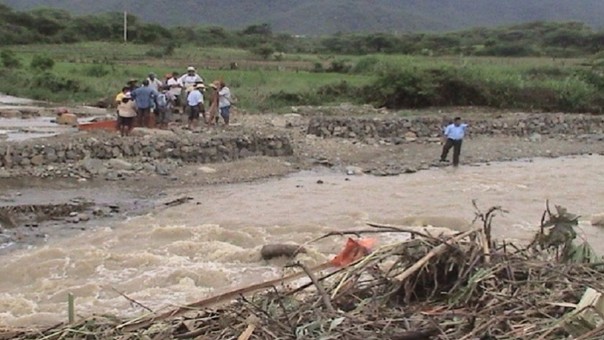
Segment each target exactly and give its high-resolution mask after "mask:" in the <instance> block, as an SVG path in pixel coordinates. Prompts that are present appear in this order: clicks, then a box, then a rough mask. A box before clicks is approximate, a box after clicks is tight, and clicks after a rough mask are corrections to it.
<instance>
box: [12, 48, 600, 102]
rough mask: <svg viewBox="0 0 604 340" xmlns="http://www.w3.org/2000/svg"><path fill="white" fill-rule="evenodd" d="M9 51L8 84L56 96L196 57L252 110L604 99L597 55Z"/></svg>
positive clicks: (82, 93)
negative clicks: (39, 64) (45, 63)
mask: <svg viewBox="0 0 604 340" xmlns="http://www.w3.org/2000/svg"><path fill="white" fill-rule="evenodd" d="M10 51H11V52H13V53H14V57H15V59H17V60H18V64H20V65H21V66H20V67H16V66H14V65H13V67H3V68H0V80H1V81H0V92H4V93H8V94H11V95H17V96H23V97H30V98H34V99H42V100H50V101H55V102H75V103H94V102H96V101H98V100H99V99H101V98H111V97H112V96H113V95H114V94H115V93H117V92H118V91H119V89H120V88H121V86H122V85H123V84H124V83H125V81H126V80H127V79H129V78H137V79H143V78H144V77H145V76H146V75H147V73H149V72H150V71H153V72H155V73H156V74H158V75H159V76H162V75H163V74H165V73H168V72H172V71H181V72H182V71H183V70H184V69H185V68H186V66H188V65H194V66H197V67H198V69H199V72H200V74H201V75H202V76H203V77H204V78H205V79H206V80H213V79H224V80H225V81H226V82H227V83H228V84H229V85H230V86H231V88H232V89H233V91H234V92H235V93H236V95H237V97H238V99H239V104H238V105H239V106H240V108H242V109H245V110H249V111H285V110H287V109H286V108H287V107H288V106H291V105H318V104H332V103H340V102H343V101H346V102H353V103H359V104H361V103H370V104H373V105H376V106H386V107H389V108H393V109H402V108H418V107H429V106H447V105H462V106H463V105H480V106H491V107H497V108H510V109H523V110H539V111H567V112H601V110H602V107H603V106H604V78H603V76H602V74H603V72H602V71H603V67H602V66H598V64H597V59H592V60H589V59H553V58H534V57H531V58H494V57H427V56H426V57H418V56H413V57H411V56H404V55H385V54H375V55H367V56H334V55H319V54H284V55H281V56H280V57H279V58H278V60H270V61H267V60H264V59H262V58H260V57H258V56H256V55H254V54H252V53H251V52H249V51H246V50H240V49H230V48H204V49H199V48H195V47H183V48H176V49H174V50H173V51H168V50H166V49H165V48H164V47H157V46H152V45H124V44H114V43H79V44H72V45H26V46H15V47H12V48H10ZM39 56H45V57H48V58H50V59H52V60H53V61H54V65H53V66H52V68H49V69H46V70H43V69H41V68H32V67H31V66H30V65H31V61H32V59H34V58H36V57H39ZM233 63H236V64H237V68H236V69H234V68H233V67H232V65H233Z"/></svg>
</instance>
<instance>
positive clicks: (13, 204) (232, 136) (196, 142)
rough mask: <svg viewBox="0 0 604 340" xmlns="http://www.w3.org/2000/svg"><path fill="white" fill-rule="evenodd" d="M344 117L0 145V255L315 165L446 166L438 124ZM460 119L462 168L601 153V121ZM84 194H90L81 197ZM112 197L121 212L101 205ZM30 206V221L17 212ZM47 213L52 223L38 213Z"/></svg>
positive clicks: (369, 169) (253, 120) (430, 118)
mask: <svg viewBox="0 0 604 340" xmlns="http://www.w3.org/2000/svg"><path fill="white" fill-rule="evenodd" d="M343 109H346V108H342V107H340V108H335V110H334V109H332V111H327V112H326V111H325V110H323V109H322V108H316V109H314V110H313V109H312V108H303V109H297V110H296V111H297V112H298V113H295V114H288V115H268V114H267V115H246V114H239V115H236V116H235V124H234V125H233V126H231V127H229V128H224V127H219V128H213V129H203V130H200V131H197V132H192V131H188V130H183V129H181V128H179V127H178V126H174V127H173V128H172V130H170V131H160V130H145V129H140V130H138V131H135V133H134V135H133V136H132V137H128V138H121V137H119V136H117V135H116V134H113V133H107V132H92V133H91V132H69V133H64V134H60V135H57V136H54V137H50V138H35V139H28V140H26V141H23V142H0V162H1V165H2V167H0V188H2V196H1V197H0V199H2V201H1V202H0V206H2V208H0V214H2V212H4V214H3V216H5V218H4V222H3V220H2V218H0V225H2V227H3V233H2V240H3V242H2V243H3V244H4V245H5V249H4V251H7V249H13V248H15V247H16V248H19V247H22V246H24V245H28V244H40V243H44V242H45V240H46V239H47V238H48V235H50V234H63V231H65V232H66V234H69V233H70V231H69V230H75V231H78V230H81V229H82V228H84V229H85V228H87V226H89V225H94V224H95V223H100V222H101V221H104V220H105V219H106V218H107V217H109V218H110V220H111V219H117V220H119V219H120V218H124V217H125V216H133V215H136V214H143V213H146V212H149V211H151V210H153V209H156V208H157V207H162V205H163V203H165V201H170V200H175V199H179V198H182V197H183V195H184V194H183V192H187V191H189V190H191V189H192V188H202V187H204V186H207V185H217V184H228V183H240V182H249V181H255V180H259V179H264V178H270V177H281V176H284V175H287V174H293V173H296V172H299V171H304V170H312V169H317V168H327V169H328V171H330V172H333V173H339V174H342V175H345V176H360V175H375V176H396V175H400V174H410V173H415V172H417V171H422V170H428V169H430V168H434V167H443V166H446V165H443V164H442V163H439V162H438V157H439V154H440V150H441V146H440V145H439V137H438V131H439V125H440V122H441V118H439V117H440V116H437V117H435V116H434V115H425V114H422V113H418V115H417V116H404V117H401V116H396V115H393V114H387V113H383V112H382V113H380V112H377V111H376V112H373V113H372V114H371V115H370V116H367V115H358V113H357V115H356V116H354V117H347V118H341V117H342V116H341V115H342V114H343V112H344V111H346V110H343ZM348 109H350V108H348ZM357 109H358V108H357ZM361 109H363V110H365V109H364V108H361ZM457 114H459V112H454V111H453V112H449V113H447V114H446V115H448V116H452V115H457ZM464 118H465V119H467V120H468V122H469V123H470V126H472V127H473V126H476V128H474V129H471V130H470V131H471V133H470V135H469V136H468V138H467V139H466V141H465V142H464V146H463V150H462V166H464V167H467V166H476V165H485V164H486V165H488V164H491V163H493V162H499V161H514V160H519V159H531V158H535V157H545V158H556V157H562V156H568V155H591V154H604V143H602V140H604V134H603V131H602V128H603V123H602V122H603V121H602V118H601V117H600V116H576V115H563V114H556V115H548V114H516V113H507V114H506V113H501V112H480V111H474V112H471V113H467V114H466V116H465V117H464ZM577 122H578V123H577ZM520 124H523V125H520ZM519 126H522V127H519ZM393 127H394V128H393ZM355 131H356V132H355ZM317 135H319V136H317ZM37 192H44V193H45V195H42V196H41V197H46V198H47V199H46V201H44V202H42V201H41V200H40V199H39V196H40V195H39V194H37ZM85 192H87V193H90V194H86V195H82V194H81V193H85ZM97 193H98V194H100V196H98V195H97ZM83 196H85V197H83ZM73 197H80V198H81V199H80V200H79V202H80V203H82V202H84V203H86V208H85V209H84V210H83V211H80V209H77V207H73V209H72V210H71V211H68V210H69V209H68V208H69V207H72V205H73V202H72V199H73ZM51 198H59V199H55V200H54V201H53V200H52V199H51ZM112 200H114V201H115V202H113V205H114V206H120V209H116V208H111V207H110V206H109V205H111V204H109V203H108V202H109V201H112ZM32 207H33V208H32ZM28 209H29V210H32V209H33V210H35V211H37V212H36V213H33V214H32V213H31V212H29V213H23V211H28ZM49 209H50V211H59V212H61V214H53V213H50V214H49V213H39V212H38V211H42V212H46V211H49ZM117 210H119V212H118V211H117ZM6 216H8V217H6ZM0 217H1V216H0ZM7 220H10V221H9V222H7ZM11 222H12V223H11ZM9 224H10V227H9ZM7 244H10V245H11V246H10V247H8V246H7ZM7 247H8V248H7Z"/></svg>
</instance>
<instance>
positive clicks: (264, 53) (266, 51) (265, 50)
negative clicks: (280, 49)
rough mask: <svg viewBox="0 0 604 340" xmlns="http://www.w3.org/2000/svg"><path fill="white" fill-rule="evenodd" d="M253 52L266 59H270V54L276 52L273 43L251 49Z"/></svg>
mask: <svg viewBox="0 0 604 340" xmlns="http://www.w3.org/2000/svg"><path fill="white" fill-rule="evenodd" d="M250 52H252V53H253V54H255V55H257V56H260V57H262V59H264V60H268V58H269V57H270V56H272V55H273V53H275V47H274V46H273V45H271V44H260V45H258V46H256V47H254V48H252V49H251V50H250Z"/></svg>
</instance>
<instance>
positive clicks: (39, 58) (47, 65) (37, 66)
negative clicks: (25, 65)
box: [29, 54, 55, 71]
mask: <svg viewBox="0 0 604 340" xmlns="http://www.w3.org/2000/svg"><path fill="white" fill-rule="evenodd" d="M53 66H55V61H54V60H52V58H50V57H47V56H44V55H39V54H36V55H35V56H34V57H33V59H32V60H31V63H30V64H29V67H30V68H31V69H32V70H36V71H47V70H50V69H52V68H53Z"/></svg>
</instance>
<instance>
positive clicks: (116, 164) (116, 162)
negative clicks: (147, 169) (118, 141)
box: [107, 158, 133, 170]
mask: <svg viewBox="0 0 604 340" xmlns="http://www.w3.org/2000/svg"><path fill="white" fill-rule="evenodd" d="M107 165H109V166H110V167H111V168H112V169H116V170H132V168H133V165H132V163H130V162H127V161H125V160H123V159H119V158H112V159H110V160H109V161H108V162H107Z"/></svg>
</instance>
